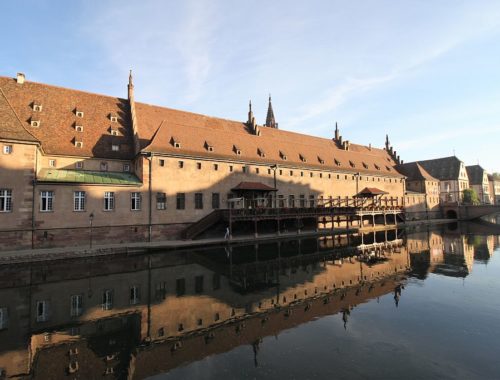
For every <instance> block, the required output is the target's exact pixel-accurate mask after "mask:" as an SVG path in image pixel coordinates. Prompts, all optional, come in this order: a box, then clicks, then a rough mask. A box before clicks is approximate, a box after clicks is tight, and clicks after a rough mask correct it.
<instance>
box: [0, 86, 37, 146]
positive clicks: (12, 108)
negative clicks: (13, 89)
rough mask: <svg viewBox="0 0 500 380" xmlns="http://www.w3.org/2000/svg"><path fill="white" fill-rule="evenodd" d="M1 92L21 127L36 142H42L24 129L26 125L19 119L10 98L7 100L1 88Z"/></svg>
mask: <svg viewBox="0 0 500 380" xmlns="http://www.w3.org/2000/svg"><path fill="white" fill-rule="evenodd" d="M0 92H1V93H2V95H3V97H4V98H5V101H6V102H7V104H8V105H9V107H10V109H11V110H12V112H13V113H14V115H15V116H16V119H17V121H18V122H19V125H20V126H21V128H22V129H23V130H24V131H25V132H26V133H27V134H28V135H30V136H31V137H33V139H34V140H35V141H36V142H38V143H39V142H40V140H38V139H37V138H36V137H35V136H33V134H31V132H30V131H28V130H27V129H26V128H24V125H23V122H22V121H21V119H20V118H19V115H18V114H17V112H16V110H14V107H12V104H10V102H9V98H7V95H5V92H3V89H2V88H1V87H0Z"/></svg>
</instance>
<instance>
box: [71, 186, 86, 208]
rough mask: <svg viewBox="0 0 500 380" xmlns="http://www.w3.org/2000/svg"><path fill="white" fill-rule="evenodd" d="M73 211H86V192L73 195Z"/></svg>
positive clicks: (77, 192)
mask: <svg viewBox="0 0 500 380" xmlns="http://www.w3.org/2000/svg"><path fill="white" fill-rule="evenodd" d="M73 205H74V207H73V210H74V211H85V191H75V192H74V193H73Z"/></svg>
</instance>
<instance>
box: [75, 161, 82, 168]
mask: <svg viewBox="0 0 500 380" xmlns="http://www.w3.org/2000/svg"><path fill="white" fill-rule="evenodd" d="M75 168H76V169H83V161H78V162H75Z"/></svg>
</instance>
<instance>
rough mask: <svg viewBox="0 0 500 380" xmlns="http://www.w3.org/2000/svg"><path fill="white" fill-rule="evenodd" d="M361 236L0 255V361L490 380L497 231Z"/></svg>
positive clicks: (116, 372)
mask: <svg viewBox="0 0 500 380" xmlns="http://www.w3.org/2000/svg"><path fill="white" fill-rule="evenodd" d="M360 241H361V240H360V237H359V236H349V237H347V236H346V235H344V236H336V237H334V238H333V239H332V238H331V237H327V238H320V239H303V240H301V241H298V240H294V241H284V242H281V243H266V244H260V245H253V246H243V247H234V248H232V249H229V248H224V247H222V248H214V249H209V250H200V251H196V252H175V253H169V254H168V255H166V254H154V255H147V256H128V257H116V258H113V259H111V258H95V259H78V260H71V261H64V262H62V261H59V262H45V263H19V264H16V265H15V266H12V265H11V266H8V267H7V266H4V267H0V271H1V274H2V276H1V277H0V310H3V311H2V312H3V313H4V317H3V318H4V319H3V325H0V326H2V327H3V329H0V368H1V369H2V370H3V371H4V373H5V375H6V376H7V377H8V376H18V377H20V378H36V379H50V378H53V379H65V378H68V379H69V378H71V379H75V378H76V379H90V378H108V379H109V378H116V379H125V378H133V379H142V378H150V379H220V378H224V379H225V378H228V379H233V378H234V379H277V378H288V379H325V378H335V379H401V378H408V379H432V378H439V379H500V360H499V355H500V326H499V323H500V296H499V295H500V248H499V243H500V239H499V236H498V235H494V234H491V231H489V230H482V227H481V226H479V227H478V226H476V227H470V226H469V225H465V226H451V228H450V227H448V226H443V227H440V228H438V229H436V230H421V231H413V232H407V233H404V232H403V231H389V232H387V233H386V232H378V233H377V234H376V235H373V234H372V235H371V236H364V238H363V242H364V243H365V246H360ZM42 303H43V306H41V304H42ZM44 307H45V309H44ZM0 378H1V377H0Z"/></svg>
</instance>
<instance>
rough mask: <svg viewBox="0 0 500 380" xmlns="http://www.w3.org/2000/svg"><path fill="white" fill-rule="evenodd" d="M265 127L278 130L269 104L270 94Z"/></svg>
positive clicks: (271, 106)
mask: <svg viewBox="0 0 500 380" xmlns="http://www.w3.org/2000/svg"><path fill="white" fill-rule="evenodd" d="M265 125H266V127H270V128H278V124H276V120H275V119H274V111H273V105H272V103H271V94H269V106H268V107H267V117H266V124H265Z"/></svg>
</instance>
